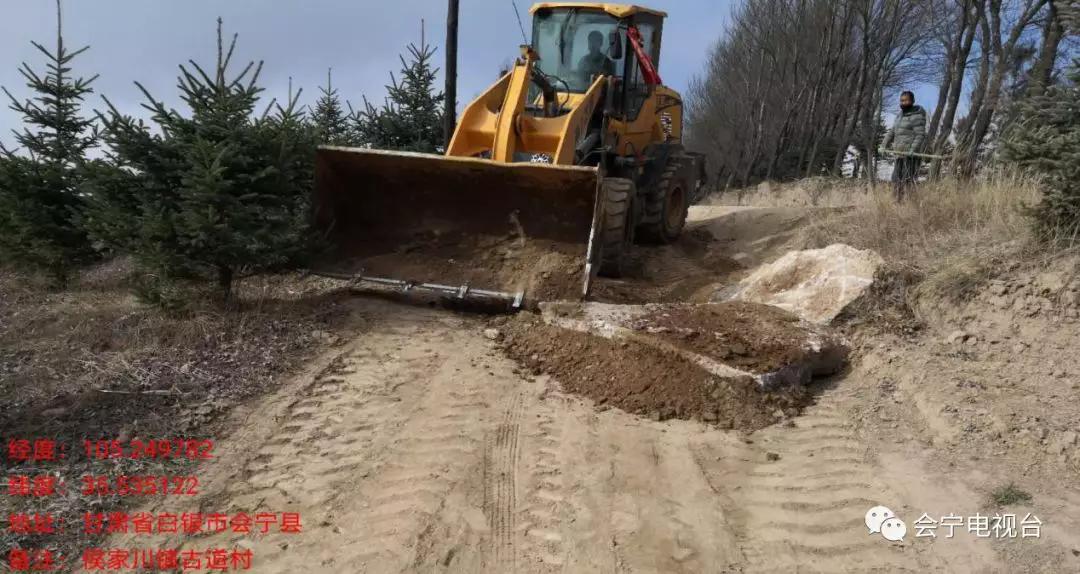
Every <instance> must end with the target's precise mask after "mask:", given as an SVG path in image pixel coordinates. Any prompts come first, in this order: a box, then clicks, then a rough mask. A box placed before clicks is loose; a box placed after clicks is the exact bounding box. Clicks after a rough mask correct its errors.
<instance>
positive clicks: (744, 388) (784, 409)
mask: <svg viewBox="0 0 1080 574" xmlns="http://www.w3.org/2000/svg"><path fill="white" fill-rule="evenodd" d="M698 324H700V322H699V323H698ZM504 328H505V332H503V333H502V334H501V340H502V347H503V349H504V350H505V352H506V353H507V355H509V356H510V357H511V358H513V359H514V360H515V361H517V362H518V364H520V365H521V366H522V367H523V368H524V369H525V370H526V371H527V372H531V373H532V374H534V375H539V374H541V373H543V374H547V375H549V376H551V377H553V378H554V379H555V380H557V381H559V382H560V383H561V385H562V388H563V390H565V391H566V392H570V393H575V394H580V395H582V396H585V397H588V398H590V399H592V400H593V401H594V402H595V403H596V404H597V405H598V406H600V407H602V408H606V407H615V408H619V409H622V410H624V411H626V412H629V413H634V414H638V415H642V416H648V417H651V418H652V419H653V420H666V419H670V418H679V419H696V420H702V421H707V422H713V423H716V424H718V425H719V426H720V427H721V428H726V429H740V430H756V429H759V428H762V427H764V426H767V425H770V424H772V423H774V422H776V421H777V420H778V419H782V418H783V417H785V416H795V415H797V414H798V413H799V412H800V410H801V408H802V407H803V406H805V405H806V404H807V402H808V401H809V400H810V393H809V392H808V391H807V390H806V389H805V388H802V387H793V388H789V389H785V390H783V391H777V392H773V393H765V392H761V391H759V390H758V385H757V382H756V381H755V380H754V379H753V378H752V377H741V378H737V377H731V378H725V377H718V376H715V375H713V374H711V373H709V372H708V371H706V370H705V369H703V368H702V367H699V366H697V365H695V364H693V363H691V362H689V361H688V360H686V358H684V357H682V356H679V355H676V354H675V353H671V352H664V351H661V350H658V349H656V348H655V347H651V346H646V345H643V344H641V343H639V342H636V341H632V340H608V339H604V338H601V337H597V336H594V335H589V334H586V333H579V332H576V331H568V330H566V329H562V328H559V327H554V326H551V325H547V324H545V323H544V322H543V321H541V320H540V319H538V318H536V317H530V316H526V315H522V316H519V317H517V318H516V319H515V320H513V321H510V322H508V323H507V324H506V325H505V327H504ZM710 348H711V347H710Z"/></svg>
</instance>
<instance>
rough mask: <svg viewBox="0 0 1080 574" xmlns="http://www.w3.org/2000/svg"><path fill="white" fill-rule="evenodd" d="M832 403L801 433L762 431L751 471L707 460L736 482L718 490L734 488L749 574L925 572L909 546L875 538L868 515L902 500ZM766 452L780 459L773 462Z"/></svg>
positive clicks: (799, 428) (803, 422)
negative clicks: (866, 521)
mask: <svg viewBox="0 0 1080 574" xmlns="http://www.w3.org/2000/svg"><path fill="white" fill-rule="evenodd" d="M830 402H831V397H830V396H829V395H828V394H826V395H824V396H823V397H821V399H820V401H819V403H818V405H815V406H814V407H811V408H810V409H808V410H807V412H806V415H805V416H804V417H799V418H797V419H795V425H796V426H795V427H793V428H790V427H783V426H776V427H769V428H767V429H763V430H761V431H759V432H757V433H755V434H754V435H753V439H752V442H753V443H754V444H753V445H752V447H751V451H750V454H749V456H750V458H751V460H750V462H749V464H748V465H746V467H745V468H742V469H727V470H723V465H722V464H719V465H713V464H711V463H710V462H707V461H705V462H703V465H704V466H705V467H707V470H706V473H707V474H708V475H711V476H712V478H713V480H715V481H721V480H726V481H728V483H727V484H726V485H718V486H719V487H720V488H724V487H725V486H726V488H727V489H728V492H729V494H728V501H727V504H728V506H729V509H730V510H729V514H730V516H731V517H732V523H733V526H734V527H735V529H736V536H737V538H738V545H739V549H740V551H741V552H742V555H743V559H744V569H745V572H747V573H755V572H761V573H766V572H778V571H791V572H865V571H889V572H904V571H914V570H915V569H918V568H919V567H920V566H921V565H920V562H922V560H921V559H917V558H916V557H914V556H913V555H912V554H911V552H910V551H905V550H906V549H905V548H904V547H903V546H899V545H895V544H892V543H890V542H888V541H886V540H885V539H883V538H882V537H881V536H878V535H869V534H868V533H867V531H866V526H865V525H864V524H863V515H864V514H865V512H866V510H867V509H869V508H870V507H872V506H875V505H878V504H884V505H897V504H898V503H899V502H900V501H899V499H897V498H896V497H895V496H894V495H893V494H892V493H890V492H889V489H888V488H886V487H884V486H883V485H882V481H881V480H880V479H879V478H878V477H877V476H876V474H877V466H876V465H875V463H874V461H873V460H872V458H871V457H869V456H868V453H867V452H866V448H865V446H864V445H863V444H862V443H860V442H859V441H858V439H857V436H856V435H855V433H854V432H853V431H852V430H851V429H850V427H849V426H848V425H846V424H845V419H844V415H843V413H842V412H841V411H840V410H839V409H837V408H835V407H834V406H833V405H831V404H830ZM754 451H756V452H754ZM766 452H771V453H776V454H777V455H779V459H778V460H774V461H769V460H768V459H767V458H766V456H765V454H766ZM703 458H704V457H700V456H699V460H702V459H703ZM710 466H712V469H708V467H710ZM732 482H734V484H732ZM732 487H733V488H732ZM908 550H909V549H908Z"/></svg>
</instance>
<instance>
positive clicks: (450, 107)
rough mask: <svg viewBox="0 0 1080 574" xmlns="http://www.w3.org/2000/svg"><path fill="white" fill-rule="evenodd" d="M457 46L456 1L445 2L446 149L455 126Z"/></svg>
mask: <svg viewBox="0 0 1080 574" xmlns="http://www.w3.org/2000/svg"><path fill="white" fill-rule="evenodd" d="M457 45H458V0H447V12H446V89H445V90H443V93H444V97H445V101H444V103H445V108H444V110H443V136H444V141H445V142H446V147H447V148H449V147H450V138H452V137H454V128H455V127H456V126H457V60H458V58H457Z"/></svg>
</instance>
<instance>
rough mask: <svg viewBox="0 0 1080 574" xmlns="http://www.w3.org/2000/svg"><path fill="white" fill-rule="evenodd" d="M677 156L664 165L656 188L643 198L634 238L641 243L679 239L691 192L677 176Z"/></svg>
mask: <svg viewBox="0 0 1080 574" xmlns="http://www.w3.org/2000/svg"><path fill="white" fill-rule="evenodd" d="M679 168H680V163H679V161H678V158H677V156H676V157H673V158H672V159H671V161H669V162H668V165H667V167H666V168H664V173H662V174H661V175H660V180H659V181H657V183H656V186H654V187H653V188H652V189H650V190H649V191H648V192H647V193H646V194H645V205H644V206H642V207H643V208H644V209H643V210H642V215H641V224H640V225H639V226H638V229H637V234H638V237H639V238H640V239H641V240H642V241H643V242H645V243H653V244H667V243H672V242H674V241H675V240H677V239H678V238H679V236H680V235H682V230H683V228H684V227H686V216H687V214H688V213H689V211H690V195H691V194H692V193H693V190H692V189H690V188H689V187H688V186H687V183H686V181H685V179H684V178H683V177H682V176H681V175H680V174H679V171H680V169H679Z"/></svg>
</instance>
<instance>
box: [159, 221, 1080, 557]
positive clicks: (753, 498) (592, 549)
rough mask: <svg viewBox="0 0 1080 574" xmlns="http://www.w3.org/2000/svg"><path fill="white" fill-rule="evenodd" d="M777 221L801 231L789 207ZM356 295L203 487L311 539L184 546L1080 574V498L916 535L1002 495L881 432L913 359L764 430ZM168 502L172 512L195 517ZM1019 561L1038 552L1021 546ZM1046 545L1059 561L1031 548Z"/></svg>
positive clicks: (208, 468) (242, 427)
mask: <svg viewBox="0 0 1080 574" xmlns="http://www.w3.org/2000/svg"><path fill="white" fill-rule="evenodd" d="M742 217H748V218H749V217H751V215H744V216H742ZM769 217H773V218H774V219H775V220H776V221H777V222H778V224H779V225H782V226H785V227H786V226H788V225H789V224H790V221H789V218H788V217H787V216H786V215H784V213H779V214H776V213H774V214H773V215H770V216H769ZM748 221H750V220H748ZM754 221H757V222H760V221H761V220H760V217H759V218H758V219H756V220H754ZM763 244H769V245H771V244H770V243H769V242H768V241H765V242H764V243H763ZM350 305H351V309H352V310H351V313H352V314H353V317H354V319H355V323H356V324H357V325H360V326H362V327H361V329H362V332H361V333H360V334H359V335H358V336H357V337H355V338H354V339H352V340H351V341H349V342H347V343H345V344H343V345H342V346H340V347H338V348H337V349H335V350H334V351H333V352H332V353H330V354H328V355H327V356H325V357H324V358H323V359H322V360H321V361H319V362H317V363H314V364H312V365H311V366H310V367H309V369H308V371H307V372H306V373H304V374H302V375H301V376H299V377H297V378H295V379H294V380H293V381H292V382H291V383H289V384H288V385H286V386H285V387H283V388H282V389H280V390H279V391H278V392H277V393H275V394H274V395H272V396H270V397H267V398H265V399H264V400H262V401H260V402H258V403H255V404H252V405H248V406H245V407H241V409H240V410H239V412H238V413H237V414H236V419H235V421H236V428H237V429H238V430H237V432H236V433H235V434H234V435H233V436H232V437H230V438H229V439H228V440H226V441H224V442H223V443H221V444H220V445H219V447H218V449H217V453H218V458H217V460H216V461H215V462H213V463H210V464H207V465H204V467H203V470H202V475H201V476H202V482H203V491H204V495H203V496H202V497H200V498H199V499H198V500H197V501H192V509H195V508H197V509H198V510H199V511H201V512H204V513H207V512H222V513H236V512H241V511H243V512H249V513H256V512H282V511H295V512H299V513H301V515H302V518H303V525H304V527H303V532H302V533H300V534H275V533H271V534H268V535H265V536H256V537H250V536H245V535H236V534H221V535H207V536H202V537H198V538H192V539H186V540H182V541H179V542H180V543H182V544H183V545H184V546H185V547H187V548H210V547H230V548H231V547H246V548H250V549H252V550H253V552H254V555H255V566H256V568H255V571H258V572H282V573H284V572H289V573H292V572H305V571H306V572H373V573H375V572H499V573H502V572H523V573H533V572H536V573H539V572H873V571H878V572H903V571H910V572H926V571H935V572H1009V571H1017V570H1015V567H1016V565H1017V564H1027V565H1029V566H1032V568H1031V569H1030V570H1029V571H1047V572H1057V571H1068V570H1067V568H1068V567H1070V566H1071V567H1073V568H1075V567H1077V564H1080V559H1077V560H1078V561H1077V562H1071V563H1070V562H1062V560H1069V559H1070V558H1069V557H1068V553H1067V549H1068V548H1069V547H1070V545H1073V544H1077V539H1076V535H1075V534H1074V533H1072V532H1070V531H1068V530H1064V529H1062V528H1060V527H1058V525H1061V524H1065V517H1066V516H1068V515H1070V513H1072V512H1074V511H1076V510H1077V509H1078V508H1080V505H1077V504H1076V502H1075V501H1073V502H1068V501H1066V502H1064V503H1063V505H1064V506H1061V507H1060V508H1058V510H1059V514H1058V515H1055V516H1044V517H1043V518H1044V521H1046V522H1047V526H1046V528H1047V529H1048V530H1049V531H1050V533H1051V535H1052V536H1049V537H1047V536H1046V534H1045V533H1044V539H1043V540H1027V539H1024V540H1013V541H1011V542H1009V543H1010V544H1012V546H1010V547H1008V548H1013V549H1014V550H1008V548H1006V550H1005V551H1004V552H1005V553H1006V554H1002V552H1003V551H1002V550H1001V548H1002V547H1001V546H1000V545H996V544H995V542H994V541H990V540H983V539H980V538H978V537H976V536H973V535H970V534H968V533H967V532H964V531H963V530H964V529H963V528H960V529H958V530H957V535H956V537H954V538H951V539H948V538H945V537H944V533H942V534H941V535H940V536H939V537H938V538H936V539H927V538H916V537H915V527H914V525H913V522H914V521H915V520H916V519H918V518H919V516H920V514H922V513H923V512H926V513H928V514H930V515H934V516H941V515H945V514H949V513H956V514H963V515H968V514H974V513H975V512H976V511H978V510H982V511H983V512H984V513H985V512H986V510H985V509H984V508H983V507H982V505H983V500H984V498H985V496H984V493H983V492H979V491H977V490H976V489H975V488H974V487H973V485H972V484H971V482H970V481H967V480H965V477H964V476H959V475H956V474H955V473H954V474H952V475H950V474H949V473H950V470H949V469H948V468H942V467H943V466H944V463H943V461H942V460H937V461H934V460H933V457H935V456H936V455H937V453H935V452H933V451H932V450H929V446H926V450H925V452H923V450H922V448H921V447H920V445H924V443H923V442H921V441H922V440H923V439H922V438H920V436H921V435H920V433H921V432H922V431H921V430H920V429H921V427H918V426H917V425H916V424H915V423H912V424H913V425H915V426H912V427H911V428H910V429H908V428H903V429H901V430H900V431H897V430H895V429H896V426H897V425H896V424H893V425H892V426H891V427H888V426H886V427H883V426H882V421H900V422H902V423H904V424H907V423H906V422H905V419H904V418H903V417H902V416H901V417H900V418H888V417H887V416H886V415H887V414H888V410H889V409H888V408H887V406H888V405H893V404H896V403H899V402H900V399H897V398H895V397H894V396H892V395H889V396H887V397H885V398H884V399H883V398H882V395H880V394H879V393H877V392H876V389H877V388H878V386H879V382H878V380H877V379H876V378H875V377H878V376H879V375H881V374H882V373H883V372H884V371H883V369H886V368H887V365H888V364H889V363H890V362H891V361H892V359H893V358H895V355H890V357H892V358H886V359H878V360H875V361H874V362H873V363H872V365H871V367H868V368H866V369H864V368H861V367H858V366H857V367H856V368H854V369H852V370H851V371H850V372H849V373H848V374H846V375H845V376H843V377H838V378H837V379H835V380H832V381H826V382H824V383H821V384H819V385H818V386H817V389H816V391H817V398H816V403H815V404H814V405H812V406H811V407H809V408H808V409H807V410H806V411H805V412H804V413H803V414H802V415H801V416H798V417H796V418H794V419H790V420H788V421H787V422H786V423H783V424H779V425H775V426H771V427H768V428H765V429H763V430H760V431H757V432H754V433H750V434H744V433H738V432H735V431H722V430H718V429H716V428H715V427H712V426H708V425H705V424H702V423H697V422H687V421H665V422H656V421H652V420H649V419H646V418H642V417H637V416H633V415H630V414H627V413H624V412H621V411H618V410H615V409H609V410H604V409H603V408H602V407H601V408H597V407H596V406H594V405H592V404H590V403H588V402H587V401H585V400H584V399H581V398H578V397H575V396H569V395H567V394H564V393H563V392H561V391H560V387H559V385H558V383H557V382H556V381H554V380H551V379H549V378H547V377H543V376H541V377H532V376H530V375H528V374H526V373H523V372H522V371H521V370H520V369H519V368H518V366H517V365H515V364H514V363H512V362H511V361H510V360H508V359H507V358H506V357H505V356H504V355H503V354H502V352H501V351H500V350H499V349H498V346H497V344H496V343H495V342H493V341H491V340H489V339H488V338H487V337H486V336H485V334H484V329H485V327H487V326H488V323H487V322H486V319H484V318H481V317H475V316H467V315H460V314H453V313H449V312H446V311H440V310H435V309H428V308H424V307H417V306H407V305H402V304H398V303H393V302H387V301H383V300H379V299H371V298H357V299H356V300H355V301H353V302H352V303H351V304H350ZM896 345H897V346H896V347H895V349H896V352H897V353H899V352H901V351H900V349H901V344H900V343H896ZM912 356H914V355H912ZM902 390H903V389H901V391H902ZM913 392H914V391H913ZM897 396H900V395H897ZM922 396H924V397H925V396H926V395H925V392H923V395H922ZM882 401H885V402H882ZM882 405H886V407H885V408H884V410H882V409H883V407H882ZM868 413H869V414H870V415H871V418H872V420H873V424H871V425H867V423H866V421H867V414H868ZM911 416H918V415H917V413H916V414H912V415H911ZM931 430H933V429H931ZM894 439H895V442H894ZM935 462H936V463H938V464H936V465H935V464H934V463H935ZM929 466H935V468H928V467H929ZM950 466H951V463H950ZM169 504H173V505H174V506H172V507H168V508H165V507H164V506H163V508H162V509H161V510H167V511H170V512H177V511H178V510H180V509H177V508H175V503H174V502H169ZM875 505H885V506H888V507H890V508H892V509H893V510H894V511H896V513H897V514H898V515H899V516H900V517H901V518H903V519H904V520H906V522H907V525H908V526H907V527H908V536H907V537H906V538H905V540H904V541H903V542H896V543H890V542H888V541H886V540H885V539H883V538H882V537H881V536H880V535H871V534H868V532H867V528H866V526H865V525H864V515H865V513H866V512H867V510H868V509H869V508H870V507H872V506H875ZM150 510H154V509H150ZM1055 520H1057V523H1058V525H1054V524H1052V523H1053V522H1054V521H1055ZM1046 538H1050V539H1052V541H1046ZM145 540H146V538H145V537H143V538H140V539H139V541H140V544H142V545H145ZM172 542H178V541H175V540H174V541H172ZM1018 545H1019V546H1018ZM1048 545H1050V546H1048ZM1016 548H1020V549H1021V550H1022V552H1021V551H1018V550H1015V549H1016ZM1063 549H1065V550H1063ZM1009 552H1012V555H1014V556H1020V558H1018V559H1019V560H1022V562H1010V561H1009V560H1007V559H1005V558H1003V555H1008V553H1009ZM1039 553H1045V556H1052V557H1053V560H1049V561H1048V560H1046V559H1043V558H1031V556H1032V554H1039ZM1062 556H1064V558H1063V557H1062ZM1061 568H1066V569H1061Z"/></svg>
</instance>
